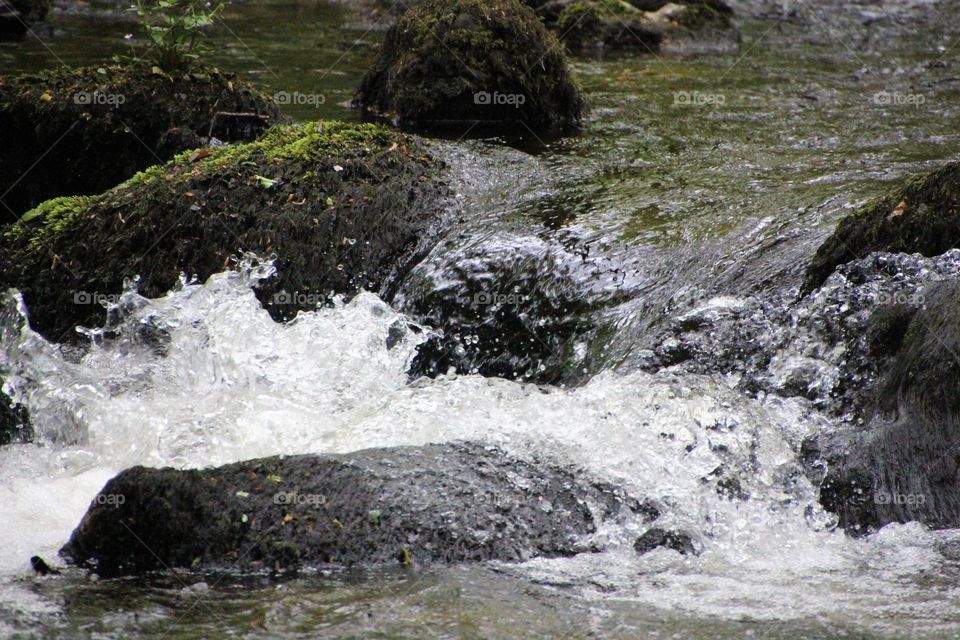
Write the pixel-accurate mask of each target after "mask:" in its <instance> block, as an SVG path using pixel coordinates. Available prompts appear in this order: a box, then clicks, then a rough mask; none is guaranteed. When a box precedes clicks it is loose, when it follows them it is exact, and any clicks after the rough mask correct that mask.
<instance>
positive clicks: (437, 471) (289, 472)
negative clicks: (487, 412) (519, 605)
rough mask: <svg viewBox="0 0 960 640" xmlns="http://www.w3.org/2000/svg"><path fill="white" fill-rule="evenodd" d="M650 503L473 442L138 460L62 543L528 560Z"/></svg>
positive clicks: (177, 555)
mask: <svg viewBox="0 0 960 640" xmlns="http://www.w3.org/2000/svg"><path fill="white" fill-rule="evenodd" d="M621 512H622V513H623V515H625V516H627V515H629V514H631V513H634V512H636V513H638V514H640V515H643V516H646V517H653V516H654V515H655V512H653V511H652V507H651V506H650V505H649V504H646V503H640V502H638V501H636V500H634V499H631V498H629V497H628V496H626V495H624V494H623V493H622V492H620V491H619V490H617V489H615V488H613V487H611V486H610V485H606V484H602V483H592V482H590V481H588V480H585V479H584V478H583V477H582V476H581V474H579V473H577V472H576V470H574V469H567V468H561V467H557V466H554V465H551V464H545V463H541V462H537V461H532V462H531V461H524V460H520V459H517V458H513V457H510V456H508V455H506V454H505V453H503V452H502V451H499V450H497V449H495V448H493V447H489V446H484V445H481V444H475V443H466V444H442V445H427V446H421V447H398V448H392V449H369V450H365V451H359V452H356V453H349V454H341V455H299V456H289V457H275V458H265V459H259V460H250V461H247V462H240V463H236V464H231V465H227V466H224V467H219V468H215V469H206V470H187V471H179V470H175V469H148V468H145V467H134V468H132V469H128V470H126V471H124V472H122V473H120V474H119V475H118V476H117V477H115V478H114V479H112V480H110V482H108V483H107V484H106V486H104V488H103V489H102V490H101V492H100V493H99V494H98V495H97V497H96V498H95V499H94V500H93V502H92V503H91V505H90V509H89V511H88V512H87V514H86V515H85V516H84V517H83V520H82V521H81V523H80V525H79V526H78V527H77V529H76V530H75V531H74V532H73V535H72V536H71V537H70V541H69V542H68V543H67V544H66V546H64V547H63V549H62V550H61V552H60V553H61V555H62V556H64V557H65V558H67V560H68V561H69V562H71V563H73V564H77V565H81V566H86V567H91V568H93V569H94V570H95V571H96V572H97V573H98V574H99V575H101V576H115V575H124V574H138V573H143V572H146V571H152V570H160V569H168V568H177V567H188V568H194V569H215V570H230V571H238V570H239V571H263V570H267V571H281V570H295V569H297V568H301V567H345V566H357V565H384V564H411V563H421V562H447V563H452V562H477V561H485V560H503V561H522V560H526V559H529V558H532V557H536V556H543V557H556V556H568V555H572V554H575V553H579V552H581V551H587V550H589V549H590V544H589V541H588V540H586V537H587V536H589V535H590V534H591V533H593V532H595V531H596V530H597V528H598V526H599V525H600V523H601V522H602V521H603V520H604V519H606V518H613V517H616V516H617V515H618V514H620V513H621Z"/></svg>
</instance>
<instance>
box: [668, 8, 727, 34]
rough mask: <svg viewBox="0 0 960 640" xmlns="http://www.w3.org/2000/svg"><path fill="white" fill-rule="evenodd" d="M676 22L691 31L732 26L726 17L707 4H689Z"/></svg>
mask: <svg viewBox="0 0 960 640" xmlns="http://www.w3.org/2000/svg"><path fill="white" fill-rule="evenodd" d="M676 22H677V24H678V25H680V26H681V27H683V28H685V29H688V30H690V31H698V30H701V29H705V28H708V27H723V28H725V27H728V26H730V20H729V18H728V17H727V16H726V15H724V14H722V13H720V11H718V10H717V9H715V8H714V7H711V6H709V5H707V4H705V3H689V4H688V5H687V6H686V7H685V8H684V10H683V11H682V12H681V13H680V14H679V15H678V16H677V19H676Z"/></svg>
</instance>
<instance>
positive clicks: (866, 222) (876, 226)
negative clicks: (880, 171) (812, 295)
mask: <svg viewBox="0 0 960 640" xmlns="http://www.w3.org/2000/svg"><path fill="white" fill-rule="evenodd" d="M958 198H960V163H955V162H954V163H950V164H948V165H947V166H945V167H943V168H941V169H938V170H936V171H934V172H932V173H929V174H927V175H924V176H920V177H916V178H912V179H910V180H908V181H907V182H906V183H905V184H904V185H902V186H901V187H899V188H897V189H895V190H894V191H893V192H891V193H889V194H887V195H885V196H883V197H881V198H878V199H875V200H873V201H871V202H869V203H867V204H866V205H864V206H863V207H861V208H860V209H859V210H857V211H856V212H855V213H853V214H852V215H850V216H848V217H846V218H844V219H843V220H842V221H841V222H840V224H839V226H837V229H836V230H835V231H834V232H833V235H831V236H830V237H829V238H828V239H827V241H826V242H824V243H823V244H822V245H820V248H819V249H817V253H816V255H815V256H814V257H813V259H812V260H811V261H810V264H809V265H808V266H807V271H806V277H805V279H804V283H803V293H804V295H805V294H807V293H809V292H811V291H813V290H814V289H816V288H817V287H819V286H820V285H822V284H823V282H824V281H825V280H826V279H827V277H829V276H830V274H831V273H833V271H834V269H836V267H837V266H839V265H841V264H845V263H847V262H850V261H851V260H855V259H857V258H862V257H864V256H866V255H868V254H870V253H873V252H875V251H886V252H891V253H920V254H922V255H925V256H936V255H940V254H941V253H944V252H945V251H947V250H948V249H952V248H953V247H955V246H957V244H958V243H960V215H958V214H960V212H958Z"/></svg>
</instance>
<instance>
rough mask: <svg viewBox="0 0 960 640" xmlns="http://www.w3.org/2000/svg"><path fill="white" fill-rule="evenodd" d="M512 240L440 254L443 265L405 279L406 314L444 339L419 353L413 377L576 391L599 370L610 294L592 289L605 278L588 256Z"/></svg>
mask: <svg viewBox="0 0 960 640" xmlns="http://www.w3.org/2000/svg"><path fill="white" fill-rule="evenodd" d="M510 240H511V238H508V237H505V236H500V237H498V239H497V242H496V243H495V244H483V243H481V244H472V245H471V246H469V247H456V246H450V245H440V248H441V249H444V251H443V252H442V254H441V255H440V256H437V255H436V252H435V254H434V255H435V257H440V258H441V259H440V262H439V263H436V262H434V263H429V262H427V261H425V262H424V263H421V264H420V265H418V267H417V268H416V269H415V270H414V271H413V272H412V273H411V274H410V275H408V277H407V278H406V279H405V281H404V283H403V286H402V290H401V293H400V294H398V296H397V299H396V303H397V304H398V306H399V308H400V309H401V310H402V311H403V312H404V313H407V314H409V315H411V316H413V317H415V318H416V319H417V320H418V321H420V322H422V323H423V324H425V325H428V326H430V327H431V328H433V329H435V330H436V331H437V334H434V335H432V336H431V337H429V339H428V340H427V341H426V342H425V343H423V344H421V345H420V346H419V347H418V350H417V356H416V357H415V358H414V360H413V362H412V364H411V367H410V375H411V376H413V377H416V376H420V375H426V376H430V377H433V376H436V375H442V374H445V373H447V372H448V371H450V370H454V371H455V372H456V373H460V374H467V373H478V374H480V375H484V376H495V377H501V378H507V379H519V380H524V381H532V382H537V383H541V384H573V383H576V382H577V381H578V380H579V379H582V378H585V377H586V374H587V372H588V371H593V370H594V367H595V366H596V365H597V358H598V354H597V353H595V352H594V351H593V349H592V348H589V347H590V346H592V345H593V344H594V342H593V339H594V338H595V337H597V335H598V333H600V332H602V331H603V330H604V329H603V327H604V326H605V325H604V324H603V321H602V320H601V319H600V317H599V315H600V311H601V310H602V309H603V308H604V306H605V305H606V304H608V303H609V299H610V297H611V294H610V293H609V292H607V291H603V292H600V291H593V290H591V289H590V288H589V287H590V285H589V284H584V279H586V278H589V277H592V276H593V274H595V273H596V272H595V270H593V269H592V268H589V267H591V266H592V265H586V266H585V265H584V263H583V262H582V261H581V260H579V256H572V255H571V254H568V253H566V252H564V251H561V250H560V249H559V248H558V247H555V246H551V245H549V244H546V243H542V242H538V241H532V240H522V239H519V238H515V240H516V242H511V241H510ZM578 270H580V271H579V272H578ZM598 280H599V278H596V279H595V281H594V282H596V281H598Z"/></svg>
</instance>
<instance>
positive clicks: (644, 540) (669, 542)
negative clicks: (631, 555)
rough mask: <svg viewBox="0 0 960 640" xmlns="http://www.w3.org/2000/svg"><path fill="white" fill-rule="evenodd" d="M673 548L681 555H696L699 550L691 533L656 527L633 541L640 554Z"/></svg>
mask: <svg viewBox="0 0 960 640" xmlns="http://www.w3.org/2000/svg"><path fill="white" fill-rule="evenodd" d="M661 547H662V548H665V549H673V550H674V551H676V552H678V553H680V554H681V555H685V556H686V555H696V554H697V550H696V547H694V545H693V539H692V538H691V537H690V534H689V533H685V532H683V531H671V530H668V529H661V528H660V527H654V528H653V529H649V530H648V531H647V532H646V533H644V534H643V535H642V536H640V537H639V538H637V540H636V542H634V543H633V548H634V549H635V550H636V551H637V553H639V554H645V553H650V552H651V551H653V550H654V549H659V548H661Z"/></svg>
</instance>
